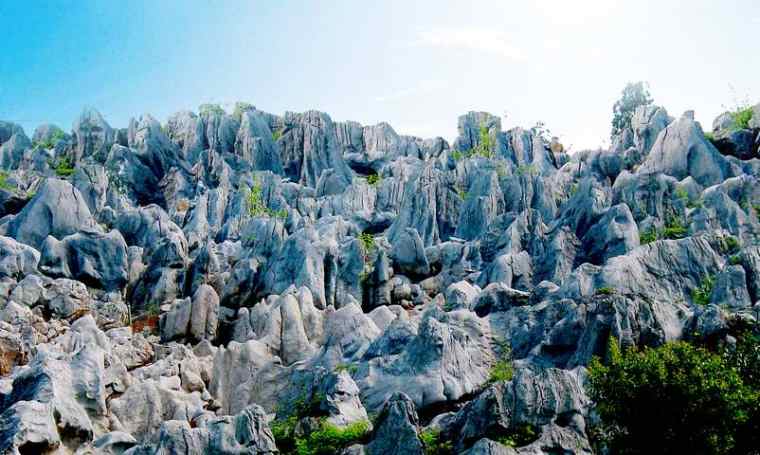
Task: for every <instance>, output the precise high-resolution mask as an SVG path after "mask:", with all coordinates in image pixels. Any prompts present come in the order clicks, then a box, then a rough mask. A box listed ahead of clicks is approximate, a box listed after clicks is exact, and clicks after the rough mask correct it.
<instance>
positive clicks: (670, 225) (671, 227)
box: [662, 217, 689, 240]
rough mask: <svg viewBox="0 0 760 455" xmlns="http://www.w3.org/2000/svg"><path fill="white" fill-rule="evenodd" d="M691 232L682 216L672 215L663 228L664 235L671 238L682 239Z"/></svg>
mask: <svg viewBox="0 0 760 455" xmlns="http://www.w3.org/2000/svg"><path fill="white" fill-rule="evenodd" d="M688 233H689V229H688V228H687V227H686V226H685V225H684V224H683V222H682V221H681V219H680V218H677V217H672V218H670V219H669V220H668V222H667V223H666V224H665V229H663V230H662V237H663V238H666V239H671V240H677V239H682V238H684V237H686V235H687V234H688Z"/></svg>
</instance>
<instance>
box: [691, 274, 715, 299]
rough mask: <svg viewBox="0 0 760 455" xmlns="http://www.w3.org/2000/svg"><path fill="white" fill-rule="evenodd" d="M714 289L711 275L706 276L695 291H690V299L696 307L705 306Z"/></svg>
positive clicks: (713, 279)
mask: <svg viewBox="0 0 760 455" xmlns="http://www.w3.org/2000/svg"><path fill="white" fill-rule="evenodd" d="M714 287H715V278H713V276H712V275H707V276H705V277H704V278H703V279H702V282H701V283H700V284H699V286H697V288H696V289H694V290H693V291H691V299H692V300H693V301H694V303H696V304H697V305H702V306H705V305H707V304H709V303H710V295H711V294H712V291H713V288H714Z"/></svg>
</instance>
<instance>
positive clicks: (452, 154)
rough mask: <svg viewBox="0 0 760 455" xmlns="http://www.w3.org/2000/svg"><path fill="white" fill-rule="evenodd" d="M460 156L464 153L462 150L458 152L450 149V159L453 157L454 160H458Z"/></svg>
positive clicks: (462, 156)
mask: <svg viewBox="0 0 760 455" xmlns="http://www.w3.org/2000/svg"><path fill="white" fill-rule="evenodd" d="M462 158H464V154H463V153H462V152H460V151H459V150H452V151H451V159H453V160H454V161H459V160H461V159H462Z"/></svg>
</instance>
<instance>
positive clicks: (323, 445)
mask: <svg viewBox="0 0 760 455" xmlns="http://www.w3.org/2000/svg"><path fill="white" fill-rule="evenodd" d="M369 428H370V426H369V422H367V421H359V422H354V423H352V424H349V425H347V426H346V427H345V428H340V427H338V426H335V425H333V424H331V423H329V422H327V421H326V420H322V421H321V422H320V425H319V429H318V430H316V431H312V432H311V433H309V435H308V436H307V437H305V438H299V437H296V444H295V446H296V453H297V454H298V455H333V454H336V453H339V452H340V451H341V449H344V448H346V447H348V446H350V445H352V444H356V443H358V442H362V441H363V440H364V439H365V438H366V437H367V436H368V435H369V431H370V430H369Z"/></svg>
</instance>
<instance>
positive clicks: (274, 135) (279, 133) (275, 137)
mask: <svg viewBox="0 0 760 455" xmlns="http://www.w3.org/2000/svg"><path fill="white" fill-rule="evenodd" d="M284 132H285V128H277V129H276V130H274V131H272V140H273V141H275V142H277V141H278V140H279V139H280V138H281V137H282V134H283V133H284Z"/></svg>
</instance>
